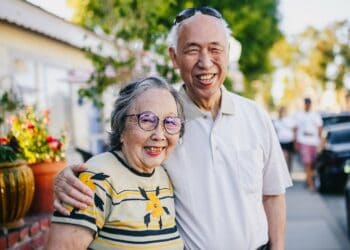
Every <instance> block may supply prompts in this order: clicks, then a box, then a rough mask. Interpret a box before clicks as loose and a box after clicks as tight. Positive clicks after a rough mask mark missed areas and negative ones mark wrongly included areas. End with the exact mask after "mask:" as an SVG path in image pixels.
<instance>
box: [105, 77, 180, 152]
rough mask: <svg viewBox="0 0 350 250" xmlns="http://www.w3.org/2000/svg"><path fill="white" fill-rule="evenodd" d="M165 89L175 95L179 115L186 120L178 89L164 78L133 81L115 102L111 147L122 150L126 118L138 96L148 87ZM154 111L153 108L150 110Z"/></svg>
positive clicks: (112, 115) (110, 136) (112, 116)
mask: <svg viewBox="0 0 350 250" xmlns="http://www.w3.org/2000/svg"><path fill="white" fill-rule="evenodd" d="M155 88H156V89H165V90H168V91H169V92H170V94H171V95H172V96H173V97H174V99H175V102H176V105H177V112H178V116H179V117H180V118H181V120H182V121H184V114H183V108H182V104H181V101H180V97H179V95H178V93H177V91H176V90H175V89H174V88H173V87H172V86H171V85H170V84H168V83H167V82H166V81H165V80H164V79H162V78H159V77H147V78H144V79H142V80H140V81H136V82H132V83H130V84H128V85H126V86H125V87H124V88H122V89H121V90H120V92H119V96H118V98H117V100H116V101H115V103H114V108H113V111H112V114H111V132H110V133H109V140H110V147H111V149H113V150H121V148H122V142H121V135H122V133H123V131H124V129H125V123H126V118H127V115H128V112H129V109H130V108H131V106H132V104H133V103H134V102H135V100H136V98H137V97H138V96H139V95H140V94H141V93H144V92H145V91H147V90H148V89H155ZM149 111H152V110H149ZM183 132H184V127H183V126H182V128H181V131H180V137H181V136H182V135H183Z"/></svg>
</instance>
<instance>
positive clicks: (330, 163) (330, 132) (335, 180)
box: [315, 123, 350, 193]
mask: <svg viewBox="0 0 350 250" xmlns="http://www.w3.org/2000/svg"><path fill="white" fill-rule="evenodd" d="M322 144H323V146H322V150H321V151H320V153H319V154H318V156H317V158H316V161H315V185H316V188H317V189H318V191H320V192H321V193H324V192H331V191H336V192H340V191H344V187H345V185H346V181H347V179H348V174H349V172H350V169H349V168H350V166H348V165H347V164H345V163H346V160H348V159H350V123H342V124H336V125H330V126H327V128H326V129H325V130H324V135H323V142H322Z"/></svg>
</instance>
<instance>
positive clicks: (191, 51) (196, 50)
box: [186, 49, 199, 54]
mask: <svg viewBox="0 0 350 250" xmlns="http://www.w3.org/2000/svg"><path fill="white" fill-rule="evenodd" d="M198 52H199V50H198V49H189V50H186V54H197V53H198Z"/></svg>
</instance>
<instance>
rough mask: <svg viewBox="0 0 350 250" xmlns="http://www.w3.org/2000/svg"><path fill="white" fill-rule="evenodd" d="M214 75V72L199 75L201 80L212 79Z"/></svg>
mask: <svg viewBox="0 0 350 250" xmlns="http://www.w3.org/2000/svg"><path fill="white" fill-rule="evenodd" d="M213 77H214V74H205V75H199V76H198V78H199V80H210V79H211V78H213Z"/></svg>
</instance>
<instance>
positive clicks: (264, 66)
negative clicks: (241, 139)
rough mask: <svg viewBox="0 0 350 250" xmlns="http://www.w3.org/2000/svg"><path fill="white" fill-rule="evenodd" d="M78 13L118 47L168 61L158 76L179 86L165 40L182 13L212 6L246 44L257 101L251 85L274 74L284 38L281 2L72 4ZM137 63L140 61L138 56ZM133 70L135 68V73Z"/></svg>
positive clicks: (91, 0) (118, 0) (247, 71)
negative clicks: (273, 51)
mask: <svg viewBox="0 0 350 250" xmlns="http://www.w3.org/2000/svg"><path fill="white" fill-rule="evenodd" d="M68 2H69V4H70V5H71V6H72V7H73V8H74V9H75V15H74V18H73V21H74V22H76V23H78V24H80V25H82V26H84V27H86V28H88V29H91V30H93V31H101V30H102V31H103V32H104V33H105V34H107V35H108V36H109V37H110V38H112V39H113V40H114V41H117V40H118V39H123V40H124V41H133V40H138V41H142V44H143V48H144V49H145V50H151V51H154V52H156V53H159V54H160V55H162V56H163V60H160V63H159V62H158V63H157V62H156V63H157V69H158V71H159V72H160V73H161V74H162V75H163V76H164V77H165V78H167V79H168V80H169V81H171V82H172V81H176V80H178V79H179V78H178V77H176V75H175V73H174V70H173V69H172V68H171V67H169V66H168V61H169V58H168V57H167V50H166V46H165V45H164V43H165V37H166V34H167V33H168V30H169V29H170V27H171V25H172V21H173V18H174V17H175V16H176V14H177V13H178V12H180V11H181V10H183V9H185V8H189V7H193V6H202V5H209V6H212V7H214V8H216V9H218V10H219V11H220V12H221V13H222V14H223V16H224V18H225V20H227V22H228V24H229V26H230V28H231V29H232V31H233V35H234V36H235V37H236V38H237V39H238V40H239V41H240V42H241V43H242V45H243V46H242V48H243V49H242V56H241V59H240V62H239V65H240V69H241V71H242V72H243V74H244V75H245V77H246V79H247V84H246V91H245V93H243V94H245V95H248V96H252V95H253V94H254V89H253V87H252V85H251V84H249V83H250V82H251V81H252V80H255V79H259V77H262V76H263V75H264V74H265V73H268V72H270V71H271V69H272V67H271V64H270V62H269V57H268V56H267V55H268V51H269V49H270V48H271V46H272V45H273V44H274V42H275V41H276V40H277V39H278V38H279V37H280V36H281V33H280V31H279V30H278V27H277V24H278V17H277V4H278V0H251V1H246V0H236V1H230V0H221V1H205V0H202V1H200V0H193V1H188V0H179V1H175V0H152V1H144V0H84V1H80V0H68ZM136 57H137V56H136ZM130 70H132V67H131V68H130Z"/></svg>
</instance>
